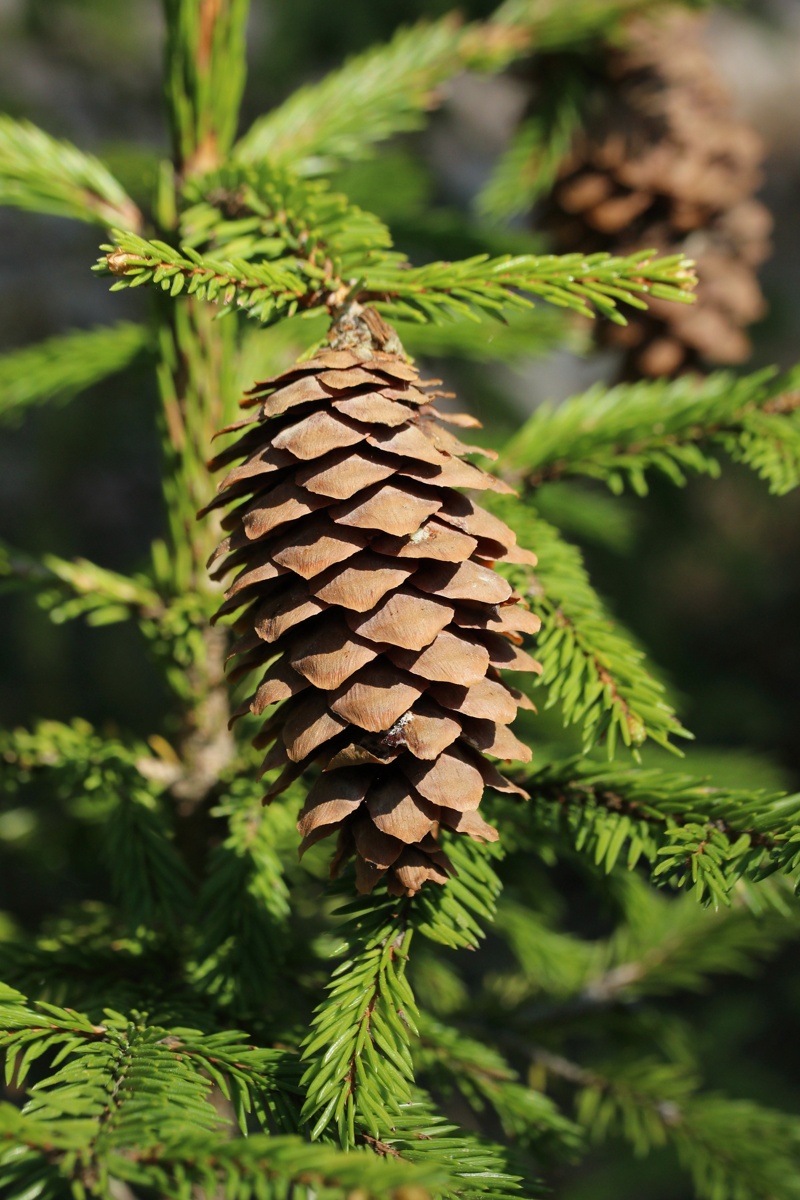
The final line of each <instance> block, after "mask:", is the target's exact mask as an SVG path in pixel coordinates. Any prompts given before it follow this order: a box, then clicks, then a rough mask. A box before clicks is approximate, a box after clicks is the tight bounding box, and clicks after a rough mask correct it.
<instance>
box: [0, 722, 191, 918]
mask: <svg viewBox="0 0 800 1200" xmlns="http://www.w3.org/2000/svg"><path fill="white" fill-rule="evenodd" d="M0 756H1V757H2V760H3V764H4V766H3V773H4V776H5V782H6V787H7V791H8V792H9V793H10V792H12V791H15V790H17V789H18V788H20V787H23V786H24V785H25V784H26V783H27V782H28V781H29V780H31V779H32V778H34V777H35V776H36V775H37V774H38V773H41V772H45V771H46V772H47V773H48V774H49V776H50V780H51V785H52V787H53V791H54V793H55V795H56V796H59V797H62V798H63V799H64V800H69V799H70V798H71V797H72V796H74V795H76V794H80V795H82V796H83V797H84V812H85V815H86V816H89V815H90V813H91V812H94V814H95V815H101V814H102V815H103V817H104V818H105V820H104V822H103V826H102V829H103V837H104V839H105V842H106V846H105V850H106V861H107V862H108V864H109V868H110V874H111V881H112V884H113V889H114V894H115V896H116V897H117V899H118V901H119V904H120V907H121V909H122V911H123V912H124V913H125V915H126V917H127V918H128V920H129V921H130V923H131V926H132V927H135V926H137V925H139V924H144V925H150V926H152V925H153V924H163V925H165V926H166V928H168V929H169V930H170V931H171V932H173V933H174V932H175V931H176V930H177V929H178V928H179V926H180V923H181V921H182V919H183V918H184V917H185V915H186V913H187V912H188V911H189V908H190V903H191V899H190V891H189V881H188V876H187V872H186V868H185V866H184V864H183V863H182V861H181V859H180V857H179V856H178V854H177V852H176V850H175V846H174V842H173V840H172V831H171V828H170V824H169V821H168V819H167V816H166V813H165V812H164V811H163V809H162V806H161V803H160V801H159V794H160V792H161V791H162V790H163V788H164V784H165V780H164V779H163V777H162V776H163V773H162V771H160V770H159V769H158V760H157V759H155V758H154V756H153V755H152V754H150V753H149V752H148V751H147V750H146V749H145V748H144V747H141V746H136V745H132V746H128V745H126V744H125V743H123V742H120V741H118V740H116V739H113V738H102V737H99V736H98V735H97V734H96V733H95V732H94V730H93V729H92V727H91V726H90V725H89V724H88V723H87V722H85V721H79V720H76V721H74V722H73V723H72V724H71V725H64V724H62V723H60V722H58V721H41V722H39V724H38V725H36V726H35V728H34V729H33V730H31V731H28V730H25V729H16V730H13V731H6V732H0ZM151 763H152V764H153V765H154V766H155V769H151ZM167 778H169V779H172V778H173V775H172V774H170V773H168V775H167Z"/></svg>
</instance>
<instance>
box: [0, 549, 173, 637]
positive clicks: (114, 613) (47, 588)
mask: <svg viewBox="0 0 800 1200" xmlns="http://www.w3.org/2000/svg"><path fill="white" fill-rule="evenodd" d="M0 580H6V581H7V583H6V586H8V585H18V586H22V587H32V588H34V589H35V590H36V591H37V593H38V600H39V603H40V604H41V606H42V608H44V609H46V610H47V611H48V612H49V613H50V618H51V620H53V621H55V622H57V623H58V624H60V623H62V622H64V621H71V620H74V619H75V618H76V617H84V616H85V617H86V620H87V622H88V624H90V625H110V624H112V623H113V622H115V621H125V620H127V619H128V618H129V617H131V616H135V615H138V616H140V617H142V618H143V619H145V620H154V619H155V620H158V619H159V618H161V617H162V616H163V615H164V612H165V604H164V601H163V600H162V598H161V597H160V596H159V595H158V593H157V592H156V591H154V589H153V588H152V586H151V585H150V581H149V580H148V578H147V577H146V576H144V575H142V576H128V575H121V574H119V573H118V572H117V571H109V570H107V569H106V568H105V567H100V566H98V565H97V563H93V562H89V561H88V559H85V558H76V559H73V560H72V561H70V560H68V559H65V558H59V557H58V555H57V554H44V555H42V557H41V558H34V557H33V556H32V555H29V554H25V553H23V552H22V551H20V550H14V549H12V548H11V547H10V546H7V545H5V544H4V543H2V542H0Z"/></svg>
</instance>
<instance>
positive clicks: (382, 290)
mask: <svg viewBox="0 0 800 1200" xmlns="http://www.w3.org/2000/svg"><path fill="white" fill-rule="evenodd" d="M653 255H654V251H651V250H644V251H637V252H636V253H635V254H632V255H630V256H628V257H627V258H613V257H611V256H610V255H607V254H590V255H587V256H583V255H580V254H566V255H561V256H556V255H541V256H537V255H531V254H520V255H517V256H515V257H514V256H511V255H505V256H502V257H500V258H489V257H488V255H485V254H479V255H477V256H475V257H474V258H468V259H464V260H463V261H462V262H456V263H446V262H441V263H428V264H427V265H426V266H424V267H410V268H408V267H405V266H404V265H403V264H401V263H398V264H396V265H392V264H387V265H386V266H385V267H381V266H380V265H378V266H377V267H376V268H372V269H370V270H368V271H366V272H365V273H364V292H363V294H364V296H366V297H368V298H369V300H370V302H372V303H375V304H376V307H378V308H380V309H381V311H383V312H386V313H388V314H390V315H392V316H397V317H400V318H405V319H406V320H420V321H436V320H442V319H447V318H448V317H452V315H453V314H456V315H462V316H468V315H469V314H470V313H472V314H473V315H474V314H475V313H476V312H477V313H480V312H483V313H488V314H490V315H492V316H499V315H500V314H501V313H502V310H503V308H504V307H505V306H506V305H509V306H512V307H524V306H526V305H527V304H529V303H530V301H529V300H527V299H526V296H538V297H539V298H540V299H542V300H546V301H548V303H550V304H554V305H556V306H558V307H559V308H569V309H572V310H573V311H574V312H579V313H582V314H583V315H584V316H588V317H591V316H594V315H596V313H599V314H600V315H602V316H605V317H608V318H609V319H610V320H612V321H614V322H615V323H616V324H619V325H624V324H625V323H626V322H625V318H624V316H623V315H622V313H621V312H619V310H618V305H619V304H629V305H631V306H632V307H634V308H640V309H646V308H647V304H646V302H645V301H644V300H643V299H642V298H641V297H642V296H643V295H650V296H654V297H658V298H659V299H662V300H676V301H679V302H681V303H691V301H692V295H691V291H692V288H693V287H694V285H695V283H696V282H697V281H696V278H695V276H694V274H693V273H692V270H691V266H692V264H691V263H690V262H689V261H688V260H687V259H684V258H682V257H681V256H680V255H672V256H671V257H667V258H654V257H653ZM520 293H523V294H522V295H521V294H520Z"/></svg>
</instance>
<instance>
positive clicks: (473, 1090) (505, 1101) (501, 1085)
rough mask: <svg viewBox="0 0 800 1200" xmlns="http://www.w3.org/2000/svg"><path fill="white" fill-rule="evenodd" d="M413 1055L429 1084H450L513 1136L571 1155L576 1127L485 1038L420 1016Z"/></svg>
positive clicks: (445, 1088)
mask: <svg viewBox="0 0 800 1200" xmlns="http://www.w3.org/2000/svg"><path fill="white" fill-rule="evenodd" d="M414 1061H415V1064H416V1065H417V1068H418V1070H419V1071H420V1072H421V1073H422V1077H423V1078H424V1079H425V1080H427V1081H428V1086H430V1087H434V1088H435V1089H436V1090H437V1091H438V1092H440V1093H443V1094H444V1095H449V1094H451V1093H452V1092H453V1091H454V1090H455V1091H457V1093H458V1094H459V1095H460V1096H461V1097H462V1098H463V1099H465V1100H466V1101H467V1103H468V1104H469V1106H470V1108H471V1109H472V1110H473V1112H475V1113H476V1114H477V1115H479V1116H480V1115H481V1114H482V1113H484V1112H485V1110H486V1108H487V1107H489V1108H491V1109H492V1110H493V1111H494V1112H495V1113H496V1115H497V1117H498V1119H499V1121H500V1123H501V1125H502V1127H503V1131H504V1133H505V1134H506V1136H507V1137H509V1138H511V1139H512V1140H514V1141H516V1142H518V1143H520V1144H522V1145H526V1146H528V1147H530V1148H532V1149H534V1150H535V1151H536V1152H537V1153H538V1154H539V1155H541V1153H542V1151H543V1150H544V1147H545V1145H548V1144H551V1143H552V1144H553V1147H554V1148H555V1147H557V1148H558V1152H559V1156H560V1157H561V1158H563V1157H565V1156H567V1157H572V1156H574V1153H575V1151H576V1150H577V1149H578V1146H579V1144H580V1140H581V1139H580V1131H579V1130H578V1129H577V1127H576V1126H575V1125H574V1124H573V1122H572V1121H570V1120H568V1118H566V1117H565V1116H564V1115H563V1114H562V1113H561V1112H560V1111H559V1109H558V1108H557V1107H556V1105H555V1104H554V1103H553V1101H552V1100H550V1099H549V1097H547V1096H545V1095H544V1094H543V1093H542V1092H537V1091H535V1090H534V1089H533V1088H531V1087H528V1086H526V1085H525V1084H523V1083H521V1082H520V1080H519V1077H518V1075H517V1073H516V1071H514V1070H512V1068H511V1067H510V1066H509V1065H508V1063H507V1062H506V1060H505V1059H504V1058H503V1056H502V1055H501V1054H500V1053H498V1051H497V1050H495V1049H494V1048H493V1047H492V1046H491V1045H487V1044H486V1042H485V1041H483V1040H481V1041H478V1040H476V1039H475V1038H471V1037H468V1036H467V1035H466V1034H464V1033H463V1032H462V1031H461V1030H458V1029H455V1028H453V1027H452V1026H448V1025H444V1024H443V1023H442V1022H441V1021H438V1020H436V1019H435V1018H434V1017H431V1016H427V1015H426V1016H423V1017H422V1019H421V1023H420V1038H419V1043H418V1047H417V1049H416V1050H415V1054H414Z"/></svg>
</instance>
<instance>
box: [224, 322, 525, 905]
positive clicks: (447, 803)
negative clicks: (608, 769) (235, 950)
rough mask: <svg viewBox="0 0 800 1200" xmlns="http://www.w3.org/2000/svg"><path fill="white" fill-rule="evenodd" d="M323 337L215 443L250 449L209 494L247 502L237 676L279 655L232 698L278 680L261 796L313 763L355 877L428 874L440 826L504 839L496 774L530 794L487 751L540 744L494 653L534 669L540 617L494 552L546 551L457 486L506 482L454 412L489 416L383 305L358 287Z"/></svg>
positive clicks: (320, 811) (415, 878)
mask: <svg viewBox="0 0 800 1200" xmlns="http://www.w3.org/2000/svg"><path fill="white" fill-rule="evenodd" d="M330 341H331V347H330V349H325V350H323V351H321V352H319V353H318V354H316V355H315V357H313V358H311V359H308V360H307V361H305V362H299V363H296V364H295V366H293V367H291V368H290V369H289V370H288V371H286V372H284V373H283V374H282V375H280V376H278V377H277V378H274V379H270V380H267V381H266V382H265V383H260V384H257V385H256V387H254V388H253V389H252V391H251V392H250V393H249V394H248V397H247V398H246V399H245V400H244V402H243V405H244V406H245V407H247V406H251V405H252V406H256V405H258V406H259V411H258V415H257V416H256V417H254V418H250V419H248V420H245V421H242V422H240V423H239V425H237V426H234V427H233V428H241V427H248V428H247V431H246V432H245V433H243V434H242V435H241V436H240V437H239V438H238V440H237V441H235V442H234V444H233V445H232V446H230V447H229V448H228V449H226V450H224V451H223V452H222V453H221V454H219V455H218V456H217V458H216V459H215V460H212V464H211V465H212V466H213V467H217V466H221V465H223V464H227V463H230V462H232V461H234V460H236V459H243V460H244V461H243V462H241V463H240V464H239V465H238V466H236V467H234V468H233V470H231V471H230V473H229V474H228V475H227V476H226V478H225V479H223V481H222V483H221V484H220V488H219V492H220V494H219V496H218V497H217V499H216V500H215V501H214V502H213V504H212V505H211V506H209V507H214V506H219V505H228V504H235V505H236V507H235V508H234V509H233V510H232V511H231V512H230V513H229V515H228V516H227V517H226V518H225V519H224V520H223V527H224V528H226V529H228V530H230V531H231V532H230V536H229V537H227V538H225V540H224V541H223V542H222V544H221V545H220V546H219V548H218V550H217V552H216V554H215V555H214V557H213V559H212V563H213V562H215V561H218V560H219V559H222V564H221V565H217V566H216V568H215V570H214V575H215V577H217V578H219V577H221V576H223V575H224V574H226V573H227V572H228V571H230V570H231V569H233V568H234V567H235V568H238V573H237V575H236V577H235V579H234V581H233V583H232V584H231V586H230V587H229V588H228V591H227V592H226V594H225V603H224V604H223V606H222V608H221V609H220V614H222V613H229V612H233V611H235V610H237V609H240V608H243V609H244V611H243V613H242V614H241V615H240V616H239V618H238V620H237V621H236V624H235V629H236V631H237V632H238V634H239V639H238V641H237V642H236V644H235V646H234V648H233V653H234V655H235V656H236V657H237V658H238V665H237V666H236V668H235V670H234V671H233V677H234V678H235V677H237V676H242V675H245V674H247V673H248V672H250V671H252V670H253V669H255V668H259V667H260V666H261V665H262V664H265V663H266V664H269V665H268V666H267V670H266V672H265V674H264V676H263V679H262V681H261V684H260V686H259V687H258V688H257V690H256V692H255V694H254V695H253V696H252V697H250V698H249V699H248V701H247V702H246V703H245V704H244V705H243V706H242V708H241V709H240V710H239V712H238V713H237V714H235V715H236V716H239V715H243V714H244V713H245V712H247V711H249V712H252V713H255V714H257V715H259V716H260V715H261V714H262V713H263V712H264V711H265V709H267V708H268V707H270V706H271V705H275V704H278V703H279V702H280V707H278V708H277V709H276V710H274V711H273V713H272V715H271V716H269V717H268V718H267V720H266V722H265V723H264V725H263V727H262V729H261V732H260V733H259V734H258V736H257V738H256V739H255V744H256V745H257V746H261V747H266V746H269V745H270V744H271V749H270V750H269V752H268V754H267V756H266V758H265V760H264V764H263V768H262V770H263V771H267V770H270V769H272V768H276V767H282V768H283V770H282V772H281V774H280V776H279V778H278V779H277V781H276V782H275V783H274V784H273V785H272V787H271V788H270V790H269V791H268V793H267V796H266V797H265V800H271V799H272V798H274V797H275V796H277V795H279V794H280V793H281V792H282V791H283V790H284V788H285V787H286V786H287V785H288V784H289V783H290V782H291V781H292V780H293V779H295V778H296V777H297V776H299V775H300V774H301V773H302V772H304V771H305V770H306V769H307V768H308V767H309V766H310V765H311V764H312V763H316V764H318V766H319V767H320V768H321V771H320V774H319V775H318V777H317V779H316V782H315V783H314V784H313V786H312V787H311V790H310V792H309V794H308V798H307V800H306V803H305V806H304V808H303V811H302V813H301V816H300V821H299V824H298V828H299V831H300V833H301V834H302V836H303V842H302V846H301V850H303V849H305V848H306V847H308V846H310V845H312V844H313V843H314V842H316V841H318V840H320V839H321V838H324V837H327V836H328V835H329V834H331V833H333V832H334V831H337V830H338V831H339V847H338V851H337V854H336V856H335V858H334V865H333V867H332V873H334V874H335V872H336V871H337V870H338V868H339V866H340V865H341V863H342V862H343V861H344V860H345V859H346V858H347V857H348V856H350V855H352V854H354V855H355V858H356V881H357V887H358V889H359V891H361V892H368V891H370V890H371V889H372V888H373V887H374V886H375V884H376V882H377V881H378V880H379V879H380V878H381V877H382V876H384V875H386V874H387V872H388V876H389V878H388V886H389V890H390V892H391V893H392V894H393V895H403V894H405V895H413V894H414V893H415V892H417V891H418V890H419V888H420V887H421V886H422V884H423V883H424V882H425V881H426V880H433V881H435V882H437V883H444V882H445V880H446V878H447V873H448V871H449V870H450V869H451V868H450V866H449V863H448V860H447V858H446V856H445V855H444V854H443V853H442V851H441V850H440V848H439V845H438V841H437V837H438V831H439V827H440V826H446V827H447V828H449V829H453V830H455V831H457V832H459V833H465V834H467V835H468V836H469V837H472V838H475V839H477V840H485V841H494V840H495V839H496V838H497V832H496V830H495V829H493V828H492V827H491V826H490V825H488V824H487V823H486V822H485V821H484V820H483V818H482V817H481V816H480V814H479V813H478V811H477V810H478V805H479V803H480V800H481V797H482V795H483V790H484V788H485V787H491V788H495V789H497V790H499V791H503V792H516V793H519V794H521V795H523V796H524V795H525V793H524V792H520V789H519V788H517V787H516V786H515V785H514V784H512V783H510V782H509V781H508V780H506V779H505V778H504V777H503V776H502V775H501V774H500V773H499V772H498V771H497V769H496V768H495V767H494V766H493V765H492V764H491V763H490V762H489V761H488V760H487V759H486V758H485V757H484V752H485V753H486V754H489V755H492V756H493V757H495V758H499V759H507V760H508V759H519V760H524V761H527V760H529V759H530V751H529V750H528V749H527V748H526V747H525V746H524V745H523V744H522V743H521V742H519V741H518V740H517V738H516V737H515V736H514V735H513V734H512V733H511V731H510V730H509V729H508V725H509V724H510V722H511V721H513V720H514V717H515V716H516V713H517V709H518V706H520V705H521V706H523V707H531V705H530V702H529V701H527V700H526V699H525V698H524V697H523V696H522V694H521V693H519V692H517V691H516V690H515V689H513V688H510V687H508V686H506V685H505V684H504V683H501V682H500V678H499V674H498V670H499V669H500V668H504V667H506V668H510V669H513V670H515V671H532V670H538V669H539V668H538V664H537V663H535V662H534V660H533V659H532V658H530V656H529V655H528V654H526V653H525V652H524V651H523V650H521V649H519V643H520V642H521V641H522V638H521V637H520V634H521V633H522V632H527V633H532V632H535V631H536V629H537V628H538V626H539V621H538V618H536V617H535V616H534V615H533V614H532V613H530V612H529V611H528V610H527V609H525V608H524V607H522V605H520V604H519V603H518V600H519V597H518V596H517V595H516V594H515V593H514V592H513V591H512V589H511V587H510V585H509V584H508V583H507V582H506V580H504V579H503V578H502V577H501V576H500V575H499V574H497V572H495V571H494V570H492V563H493V561H503V562H516V563H535V561H536V559H535V556H534V555H532V554H530V553H529V552H527V551H525V550H522V549H521V548H520V547H518V546H517V545H516V537H515V535H514V534H513V533H512V532H511V530H510V529H508V527H507V526H506V525H504V524H503V523H502V522H501V521H499V520H497V519H496V518H495V517H493V516H491V515H490V514H489V513H488V512H486V511H485V510H484V509H483V508H480V507H479V506H478V505H477V504H474V503H473V502H472V501H471V500H469V499H468V498H467V497H466V496H464V495H462V494H461V493H460V492H459V491H456V490H455V489H456V488H470V489H471V488H480V489H484V488H493V489H496V490H506V491H507V490H509V489H508V488H507V487H506V485H505V484H502V483H501V482H500V481H499V480H496V479H494V478H493V477H492V476H491V475H489V474H488V473H487V472H485V471H483V470H481V469H480V468H479V467H476V466H474V465H473V464H472V463H470V462H468V461H466V459H465V455H467V454H472V453H475V452H476V451H477V450H478V447H474V446H466V445H464V444H463V443H462V442H461V441H459V440H458V439H457V438H456V437H455V436H454V435H453V434H452V433H450V432H448V430H446V429H445V428H444V427H443V426H442V425H441V424H440V423H439V422H440V420H442V421H447V422H448V423H449V424H452V425H456V426H459V425H460V426H474V425H477V424H478V422H477V421H475V420H473V419H472V418H470V417H467V416H465V415H463V414H451V413H447V414H440V413H438V412H437V410H436V408H435V407H434V406H433V404H432V403H431V401H432V400H434V399H435V398H436V397H437V396H441V395H443V393H441V392H437V391H435V390H432V388H433V387H434V385H435V384H437V383H438V382H439V381H438V380H434V381H431V382H427V383H424V382H422V381H421V380H420V379H419V376H418V373H417V371H416V369H415V368H414V367H413V366H411V365H410V364H409V363H408V361H407V360H406V359H405V357H404V356H403V354H402V347H401V346H400V344H399V341H398V339H397V336H396V335H395V334H394V332H393V330H391V328H390V327H389V326H388V325H386V324H385V322H384V321H383V320H382V318H381V317H380V316H379V315H378V314H377V313H376V312H375V311H374V310H370V309H361V308H360V307H359V306H357V305H355V306H352V307H351V309H350V310H349V311H348V312H347V313H346V315H345V316H344V317H342V318H341V319H340V320H339V321H338V322H337V323H336V325H335V326H334V328H333V330H332V333H331V338H330ZM437 418H438V419H437ZM483 453H485V452H483Z"/></svg>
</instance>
